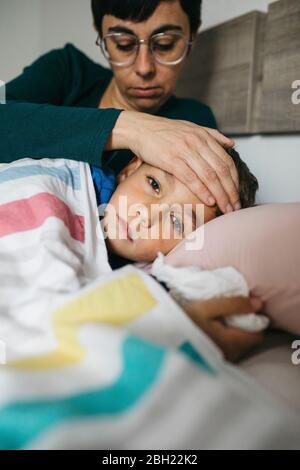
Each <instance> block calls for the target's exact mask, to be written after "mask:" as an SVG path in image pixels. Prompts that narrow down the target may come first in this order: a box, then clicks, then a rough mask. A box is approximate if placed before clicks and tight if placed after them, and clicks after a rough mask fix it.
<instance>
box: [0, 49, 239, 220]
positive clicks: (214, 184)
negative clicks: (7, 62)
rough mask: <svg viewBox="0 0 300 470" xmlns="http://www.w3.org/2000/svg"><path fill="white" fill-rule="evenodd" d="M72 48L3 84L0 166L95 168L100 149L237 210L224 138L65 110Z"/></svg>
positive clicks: (111, 114)
mask: <svg viewBox="0 0 300 470" xmlns="http://www.w3.org/2000/svg"><path fill="white" fill-rule="evenodd" d="M74 49H75V48H74V47H72V46H70V45H67V46H66V47H65V48H64V49H62V50H59V51H52V52H49V53H48V54H45V56H42V57H41V58H40V59H38V60H37V61H36V62H35V63H34V64H32V65H31V66H30V67H27V68H26V69H25V70H24V72H23V74H22V75H21V76H20V77H18V78H17V79H15V80H13V81H12V82H10V83H8V84H7V87H6V89H7V104H5V105H1V106H0V161H2V162H11V161H13V160H17V159H20V158H23V157H26V156H30V157H32V158H41V157H48V158H57V157H60V158H67V159H74V160H82V161H86V162H89V163H92V164H98V165H101V159H102V153H103V150H104V149H106V150H117V149H129V150H131V151H132V152H133V153H135V154H137V155H138V156H140V157H141V158H142V159H143V160H144V161H145V162H148V163H150V164H152V165H154V166H158V167H160V168H162V169H164V170H166V171H168V172H169V173H172V174H174V175H175V176H176V177H177V178H178V179H180V180H181V181H182V182H183V183H184V184H186V185H187V186H188V187H189V188H190V189H191V190H192V191H193V192H194V193H195V194H196V195H197V196H198V197H199V198H200V200H201V201H202V202H203V203H205V204H207V205H214V204H215V203H217V204H218V206H219V207H220V209H221V210H222V211H223V212H228V211H230V210H232V208H233V207H234V208H239V207H238V206H237V207H236V204H238V201H239V195H238V189H237V188H238V175H237V171H236V168H235V165H234V163H233V161H232V159H231V158H230V157H229V155H228V154H227V152H226V151H225V150H224V148H223V146H226V145H227V146H232V145H233V142H232V141H231V140H230V139H227V138H226V137H224V136H222V134H220V133H219V132H218V131H216V130H212V129H207V128H203V127H201V126H197V125H196V124H193V123H190V122H187V121H174V120H170V119H166V118H162V117H158V116H151V115H149V114H145V113H137V112H129V111H124V112H123V113H121V110H117V109H92V108H78V107H74V106H71V104H72V96H69V95H68V90H69V89H72V88H73V86H74V83H73V82H72V80H75V81H76V80H77V78H76V77H77V76H78V74H79V73H80V65H78V63H77V62H78V61H77V62H76V61H75V60H73V62H72V57H73V56H74V54H75V52H74ZM79 62H80V61H79ZM76 66H77V69H76ZM71 83H72V85H73V86H71ZM76 84H77V82H76ZM77 85H78V86H80V80H79V84H77ZM69 102H70V106H68V105H64V106H63V105H62V103H64V104H66V103H69ZM120 113H121V116H120Z"/></svg>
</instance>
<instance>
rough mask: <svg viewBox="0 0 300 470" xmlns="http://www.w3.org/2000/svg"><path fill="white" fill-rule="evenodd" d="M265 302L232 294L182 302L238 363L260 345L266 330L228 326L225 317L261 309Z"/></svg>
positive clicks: (228, 355) (226, 355)
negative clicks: (257, 330)
mask: <svg viewBox="0 0 300 470" xmlns="http://www.w3.org/2000/svg"><path fill="white" fill-rule="evenodd" d="M262 305H263V303H262V301H261V300H260V299H257V298H248V297H231V298H227V297H226V298H225V297H224V298H219V299H211V300H205V301H203V300H201V301H196V302H187V303H185V304H183V305H182V308H183V310H184V311H185V312H186V313H187V315H188V316H189V317H190V318H191V319H192V320H193V321H194V322H195V323H196V324H197V325H198V326H199V327H200V328H201V329H202V330H203V331H204V332H205V333H206V334H207V335H208V336H210V338H211V339H212V340H213V341H214V342H215V343H216V344H217V346H219V347H220V348H221V349H222V351H223V353H224V355H225V358H226V359H227V360H229V361H232V362H235V361H237V360H239V359H240V358H241V357H242V356H244V355H245V354H246V353H247V352H249V351H250V350H251V349H253V348H254V347H255V346H257V345H259V344H260V343H261V342H262V340H263V338H264V335H263V333H248V332H245V331H242V330H239V329H237V328H233V327H230V326H227V325H226V324H225V323H224V319H225V318H226V317H228V316H231V315H235V314H243V313H244V314H247V313H253V312H258V311H259V310H261V308H262Z"/></svg>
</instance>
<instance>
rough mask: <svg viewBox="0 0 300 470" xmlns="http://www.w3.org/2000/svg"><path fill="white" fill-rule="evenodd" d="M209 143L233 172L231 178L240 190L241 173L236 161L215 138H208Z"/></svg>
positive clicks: (230, 171)
mask: <svg viewBox="0 0 300 470" xmlns="http://www.w3.org/2000/svg"><path fill="white" fill-rule="evenodd" d="M207 143H208V145H209V146H210V148H211V149H212V151H213V152H214V153H215V154H216V155H217V157H218V158H219V159H220V161H222V162H223V164H224V165H225V166H226V167H227V168H228V170H229V173H230V174H231V178H232V180H233V182H234V185H235V188H236V189H237V190H238V188H239V174H238V171H237V168H236V166H235V163H234V161H233V159H232V157H231V156H230V155H229V153H228V152H227V151H226V150H224V148H223V147H222V146H221V145H219V144H218V143H217V142H216V141H215V140H214V139H208V140H207Z"/></svg>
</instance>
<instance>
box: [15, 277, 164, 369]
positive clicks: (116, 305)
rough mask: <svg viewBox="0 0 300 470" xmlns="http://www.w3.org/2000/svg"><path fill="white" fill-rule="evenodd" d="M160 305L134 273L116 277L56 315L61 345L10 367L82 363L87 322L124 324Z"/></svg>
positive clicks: (30, 367) (50, 366)
mask: <svg viewBox="0 0 300 470" xmlns="http://www.w3.org/2000/svg"><path fill="white" fill-rule="evenodd" d="M156 304H157V301H156V299H155V298H154V297H153V296H152V294H151V293H150V291H149V290H148V288H147V287H146V285H145V284H144V282H143V280H142V279H141V278H140V277H139V276H138V275H137V274H133V273H129V274H127V275H126V276H124V277H121V278H118V279H114V280H113V281H110V282H108V283H107V284H105V285H103V286H101V287H98V288H96V289H95V290H93V291H90V292H87V293H85V294H83V295H81V296H80V297H79V298H77V299H75V300H72V301H71V302H69V303H67V304H65V305H64V306H63V307H60V308H59V309H58V310H56V311H55V312H54V314H53V330H54V335H55V338H56V339H57V343H58V347H57V349H56V350H55V351H53V352H50V353H47V354H44V355H42V356H34V357H30V358H24V359H18V360H15V361H11V362H9V363H8V364H7V366H9V367H18V368H28V369H49V368H54V367H56V368H57V367H66V366H71V365H73V364H76V363H79V362H80V361H81V360H82V359H83V358H84V356H85V350H84V348H83V347H82V346H81V345H80V344H79V342H78V339H77V332H78V330H79V328H80V326H81V325H83V324H86V323H93V322H97V323H109V324H111V325H124V324H126V323H128V322H130V321H132V320H134V319H135V318H137V317H139V316H141V315H143V314H145V313H146V312H147V311H149V310H150V309H152V308H153V307H154V306H155V305H156Z"/></svg>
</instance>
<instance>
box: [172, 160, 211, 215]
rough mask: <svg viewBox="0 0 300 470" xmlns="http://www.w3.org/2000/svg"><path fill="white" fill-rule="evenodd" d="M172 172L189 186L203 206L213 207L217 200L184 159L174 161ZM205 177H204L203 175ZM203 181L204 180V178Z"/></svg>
mask: <svg viewBox="0 0 300 470" xmlns="http://www.w3.org/2000/svg"><path fill="white" fill-rule="evenodd" d="M170 172H172V173H173V174H174V176H175V177H176V178H178V179H179V180H180V181H181V182H182V183H183V184H184V185H185V186H187V187H188V188H189V189H190V190H191V191H192V192H193V193H194V194H195V195H196V196H197V197H198V198H199V199H200V201H201V202H202V203H203V204H206V205H207V206H213V205H215V204H216V200H215V198H214V197H213V195H212V193H211V192H210V191H209V190H208V189H207V186H206V185H205V184H204V183H203V182H202V180H201V179H200V178H199V175H198V174H197V173H195V172H194V171H193V169H192V168H191V167H190V166H189V165H188V164H187V163H186V162H185V161H184V160H182V159H179V158H178V159H174V163H173V166H172V168H171V169H170ZM201 176H202V177H203V175H201ZM202 179H203V178H202Z"/></svg>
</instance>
